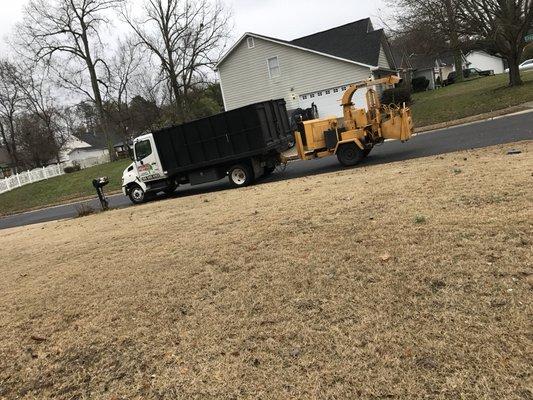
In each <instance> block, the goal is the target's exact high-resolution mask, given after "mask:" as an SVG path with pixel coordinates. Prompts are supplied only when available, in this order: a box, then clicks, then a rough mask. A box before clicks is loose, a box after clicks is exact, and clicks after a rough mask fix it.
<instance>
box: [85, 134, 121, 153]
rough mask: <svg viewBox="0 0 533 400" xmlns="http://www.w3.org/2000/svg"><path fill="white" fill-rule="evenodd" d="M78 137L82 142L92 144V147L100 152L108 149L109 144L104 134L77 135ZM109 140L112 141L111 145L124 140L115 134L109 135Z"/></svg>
mask: <svg viewBox="0 0 533 400" xmlns="http://www.w3.org/2000/svg"><path fill="white" fill-rule="evenodd" d="M76 137H77V138H78V139H80V140H81V141H83V142H85V143H88V144H90V145H91V147H92V148H94V149H99V150H105V149H107V142H106V138H105V135H104V134H103V133H93V132H85V133H81V134H77V135H76ZM109 139H110V140H111V143H115V142H117V141H119V140H122V138H121V137H120V136H118V135H115V134H114V133H112V134H110V135H109Z"/></svg>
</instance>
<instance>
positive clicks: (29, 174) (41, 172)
mask: <svg viewBox="0 0 533 400" xmlns="http://www.w3.org/2000/svg"><path fill="white" fill-rule="evenodd" d="M63 174H64V172H63V168H62V167H61V166H60V165H59V164H54V165H49V166H48V167H42V168H35V169H32V170H31V171H25V172H21V173H20V174H15V175H12V176H10V177H9V178H4V179H0V193H4V192H8V191H10V190H13V189H15V188H18V187H21V186H24V185H27V184H28V183H32V182H37V181H42V180H44V179H48V178H52V177H53V176H59V175H63Z"/></svg>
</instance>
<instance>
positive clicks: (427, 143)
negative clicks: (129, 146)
mask: <svg viewBox="0 0 533 400" xmlns="http://www.w3.org/2000/svg"><path fill="white" fill-rule="evenodd" d="M527 139H533V112H529V113H526V114H519V115H512V116H507V117H500V118H497V119H494V120H490V121H483V122H477V123H472V124H468V125H462V126H457V127H452V128H446V129H442V130H438V131H434V132H429V133H424V134H421V135H417V136H415V137H413V138H412V139H411V140H410V141H408V142H406V143H400V142H397V141H392V142H386V143H384V144H383V145H381V146H379V147H376V148H374V149H373V150H372V153H371V154H370V155H369V156H368V158H367V159H365V161H364V162H363V163H362V164H361V165H375V164H384V163H389V162H394V161H401V160H408V159H413V158H418V157H426V156H433V155H438V154H443V153H449V152H453V151H458V150H466V149H473V148H480V147H487V146H492V145H497V144H503V143H511V142H516V141H520V140H527ZM341 168H342V167H341V166H340V165H339V163H338V162H337V158H336V157H326V158H322V159H317V160H312V161H295V162H292V163H290V164H289V165H287V168H286V169H285V170H284V171H281V172H276V173H274V174H273V175H272V176H271V177H269V178H268V179H265V180H263V181H261V183H265V182H273V181H278V180H286V179H293V178H298V177H302V176H309V175H317V174H324V173H328V172H332V171H338V170H339V169H341ZM261 183H260V184H261ZM226 189H229V183H228V182H227V180H222V181H218V182H214V183H208V184H204V185H198V186H194V187H191V186H184V187H182V188H178V190H177V191H176V193H175V194H174V195H173V197H183V196H191V195H197V194H201V193H207V192H212V191H218V190H226ZM95 197H96V196H95ZM84 203H89V204H90V205H91V206H92V207H93V208H95V209H97V208H98V207H99V206H98V202H97V200H92V201H86V202H84ZM109 203H110V207H111V208H121V207H129V206H131V203H130V201H129V199H128V198H126V197H125V196H123V195H121V194H120V195H115V196H110V197H109ZM78 204H79V203H74V204H67V205H61V206H56V207H50V208H46V209H42V210H37V211H30V212H27V213H23V214H16V215H11V216H8V217H4V218H1V219H0V229H5V228H10V227H15V226H23V225H29V224H35V223H39V222H44V221H52V220H57V219H63V218H71V217H75V216H76V215H77V211H76V206H77V205H78Z"/></svg>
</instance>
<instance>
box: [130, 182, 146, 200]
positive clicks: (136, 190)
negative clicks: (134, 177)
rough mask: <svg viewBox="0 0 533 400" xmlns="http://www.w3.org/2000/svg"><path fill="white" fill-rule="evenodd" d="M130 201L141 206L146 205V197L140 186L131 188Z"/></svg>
mask: <svg viewBox="0 0 533 400" xmlns="http://www.w3.org/2000/svg"><path fill="white" fill-rule="evenodd" d="M128 195H129V197H130V200H131V202H132V203H133V204H141V203H144V200H145V197H146V196H145V195H146V193H144V190H142V188H141V187H140V186H139V185H134V186H132V187H131V188H130V190H129V193H128Z"/></svg>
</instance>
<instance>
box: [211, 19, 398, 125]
mask: <svg viewBox="0 0 533 400" xmlns="http://www.w3.org/2000/svg"><path fill="white" fill-rule="evenodd" d="M217 70H218V73H219V77H220V85H221V88H222V96H223V99H224V107H225V109H226V110H232V109H235V108H238V107H242V106H245V105H248V104H251V103H256V102H260V101H265V100H270V99H276V98H284V99H285V101H286V102H287V110H289V111H290V110H294V109H296V108H308V107H310V106H311V104H313V103H315V104H316V106H317V108H318V112H319V114H320V116H322V117H323V116H327V115H337V116H342V108H341V107H340V99H341V97H342V93H343V92H344V91H345V90H346V88H347V86H348V85H350V84H352V83H355V82H357V81H361V80H364V79H369V78H379V77H382V76H386V75H390V74H396V73H397V71H396V66H395V63H394V58H393V56H392V53H391V51H390V46H389V43H388V41H387V38H386V36H385V34H384V32H383V30H382V29H379V30H374V28H373V26H372V22H371V21H370V18H366V19H363V20H360V21H355V22H352V23H349V24H346V25H342V26H339V27H336V28H332V29H329V30H326V31H323V32H318V33H315V34H312V35H309V36H305V37H302V38H299V39H295V40H292V41H286V40H282V39H276V38H272V37H268V36H263V35H258V34H256V33H246V34H244V35H243V36H242V37H241V38H240V39H239V41H237V43H235V45H234V46H233V47H232V48H231V49H230V50H229V51H228V52H227V53H226V54H225V55H224V56H223V57H222V59H221V60H220V61H219V62H218V64H217ZM354 103H355V104H356V105H357V106H359V107H364V106H365V104H366V103H365V101H364V92H363V91H360V92H359V93H356V95H355V96H354Z"/></svg>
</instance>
